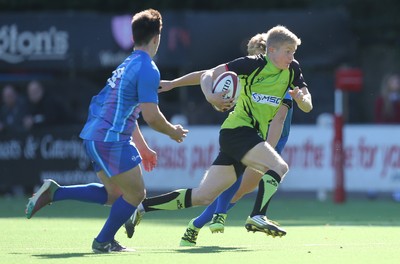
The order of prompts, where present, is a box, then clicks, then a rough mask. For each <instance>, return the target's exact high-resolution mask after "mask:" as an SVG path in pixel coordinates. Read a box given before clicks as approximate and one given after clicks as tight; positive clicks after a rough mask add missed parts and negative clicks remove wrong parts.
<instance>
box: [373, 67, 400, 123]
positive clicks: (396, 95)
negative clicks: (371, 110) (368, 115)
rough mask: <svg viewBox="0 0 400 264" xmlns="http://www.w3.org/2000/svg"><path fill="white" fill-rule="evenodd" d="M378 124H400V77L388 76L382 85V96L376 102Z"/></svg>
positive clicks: (395, 75)
mask: <svg viewBox="0 0 400 264" xmlns="http://www.w3.org/2000/svg"><path fill="white" fill-rule="evenodd" d="M375 121H376V122H377V123H396V124H400V75H399V74H398V73H393V74H388V75H386V76H385V77H384V78H383V80H382V84H381V94H380V96H379V97H378V98H377V100H376V102H375Z"/></svg>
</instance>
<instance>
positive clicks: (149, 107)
mask: <svg viewBox="0 0 400 264" xmlns="http://www.w3.org/2000/svg"><path fill="white" fill-rule="evenodd" d="M140 107H141V108H142V116H143V119H144V121H146V123H147V124H148V125H149V126H150V127H151V128H152V129H154V130H156V131H158V132H160V133H163V134H165V135H168V136H169V137H170V138H171V139H173V140H175V141H176V142H178V143H181V142H183V140H184V139H185V137H186V135H187V133H188V132H189V130H187V129H184V128H183V127H182V126H181V125H173V124H171V123H170V122H168V120H167V119H166V118H165V116H164V115H163V113H161V111H160V109H159V108H158V105H157V104H155V103H142V104H141V105H140Z"/></svg>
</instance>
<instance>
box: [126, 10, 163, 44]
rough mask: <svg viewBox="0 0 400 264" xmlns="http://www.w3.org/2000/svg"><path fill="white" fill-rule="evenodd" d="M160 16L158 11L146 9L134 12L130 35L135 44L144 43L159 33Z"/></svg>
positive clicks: (160, 25)
mask: <svg viewBox="0 0 400 264" xmlns="http://www.w3.org/2000/svg"><path fill="white" fill-rule="evenodd" d="M161 29H162V17H161V14H160V12H158V11H157V10H154V9H147V10H144V11H142V12H139V13H137V14H135V15H134V16H133V18H132V36H133V41H134V43H135V45H139V46H140V45H146V44H147V43H149V42H150V40H151V39H152V38H153V37H154V36H156V35H158V34H160V33H161Z"/></svg>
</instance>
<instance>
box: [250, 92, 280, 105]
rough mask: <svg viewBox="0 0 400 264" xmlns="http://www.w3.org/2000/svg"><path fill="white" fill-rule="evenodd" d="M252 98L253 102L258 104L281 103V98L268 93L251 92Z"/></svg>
mask: <svg viewBox="0 0 400 264" xmlns="http://www.w3.org/2000/svg"><path fill="white" fill-rule="evenodd" d="M251 98H252V99H253V102H256V103H258V104H269V105H272V106H279V104H280V103H281V100H282V99H281V98H280V97H278V96H274V95H267V94H259V93H254V92H253V93H251Z"/></svg>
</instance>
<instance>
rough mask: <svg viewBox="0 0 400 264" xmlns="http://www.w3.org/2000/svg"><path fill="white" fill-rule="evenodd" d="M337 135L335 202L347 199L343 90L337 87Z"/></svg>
mask: <svg viewBox="0 0 400 264" xmlns="http://www.w3.org/2000/svg"><path fill="white" fill-rule="evenodd" d="M334 121H335V123H334V125H335V135H334V139H333V153H332V154H333V166H334V171H335V193H334V201H335V203H343V202H345V200H346V197H345V196H346V195H345V190H344V162H343V160H344V152H343V91H342V90H341V89H339V88H336V89H335V119H334Z"/></svg>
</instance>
